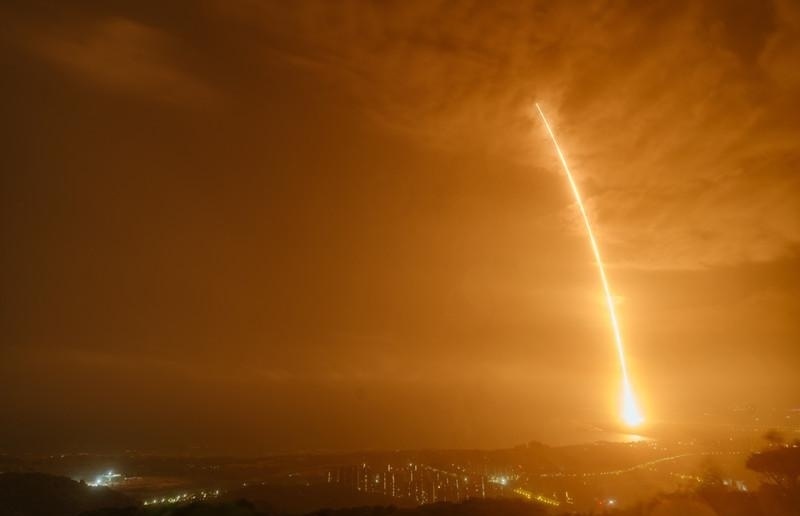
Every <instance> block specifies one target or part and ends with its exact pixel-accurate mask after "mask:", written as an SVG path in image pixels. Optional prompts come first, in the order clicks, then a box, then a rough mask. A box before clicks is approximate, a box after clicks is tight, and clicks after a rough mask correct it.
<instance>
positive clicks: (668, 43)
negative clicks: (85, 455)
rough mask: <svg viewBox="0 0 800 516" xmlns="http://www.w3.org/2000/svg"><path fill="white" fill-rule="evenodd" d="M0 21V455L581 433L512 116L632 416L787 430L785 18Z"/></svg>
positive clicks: (540, 218) (564, 276)
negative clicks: (598, 251)
mask: <svg viewBox="0 0 800 516" xmlns="http://www.w3.org/2000/svg"><path fill="white" fill-rule="evenodd" d="M626 4H627V5H626ZM0 20H2V21H0V26H1V27H2V31H0V34H2V35H0V56H2V63H3V69H4V70H5V71H4V72H3V81H2V85H0V88H2V90H1V91H2V94H3V96H4V98H5V102H4V105H5V109H4V115H3V123H2V126H1V127H2V141H3V152H2V161H3V165H2V171H3V172H2V176H1V177H2V187H0V196H2V197H0V210H2V216H1V217H0V228H2V232H1V233H0V234H1V235H2V243H0V246H1V247H2V249H3V252H2V253H0V264H1V265H2V267H1V268H0V271H1V274H2V278H0V281H2V285H3V291H2V301H1V302H2V305H1V306H2V310H0V329H1V330H2V339H1V343H0V351H1V352H2V355H3V359H2V360H0V392H2V394H0V413H2V414H4V417H5V418H6V419H7V423H8V424H0V442H4V443H8V444H7V446H8V447H10V449H11V450H16V449H23V448H25V449H27V448H30V449H39V448H42V447H47V446H50V447H59V446H61V447H70V446H71V447H77V448H80V447H83V448H87V447H91V446H118V447H122V446H124V447H131V448H133V447H157V446H171V445H173V444H175V443H180V444H181V445H184V444H186V445H191V446H200V447H210V448H213V449H215V450H225V451H247V452H263V451H273V450H296V449H308V448H340V449H341V448H353V447H417V446H448V447H462V446H480V447H489V446H504V445H512V444H515V443H518V442H522V441H526V440H529V439H534V438H539V439H542V440H545V441H547V440H548V439H549V438H550V437H551V436H552V435H553V434H552V431H551V430H550V429H552V428H560V427H564V426H566V427H573V426H575V425H579V424H585V423H604V422H607V421H609V420H610V419H611V418H612V417H613V415H614V413H615V408H614V403H615V401H616V399H615V395H616V389H617V388H618V381H619V378H618V371H617V365H616V361H615V360H616V357H615V354H614V353H615V352H614V347H613V340H612V335H611V332H610V328H609V326H608V320H607V315H606V312H605V311H604V306H603V297H602V290H601V287H600V284H599V281H598V278H597V275H596V271H595V269H594V265H593V261H592V255H591V250H590V248H589V245H588V242H587V241H586V238H585V235H584V233H583V228H582V227H581V225H580V224H581V223H580V220H579V219H578V216H579V215H578V213H577V211H576V209H575V206H574V204H573V201H572V198H571V195H570V192H569V187H568V185H567V183H566V181H565V179H564V177H563V175H562V172H561V170H560V168H559V163H558V162H557V160H556V157H555V155H554V153H553V150H552V148H551V147H550V145H549V142H548V140H547V139H546V138H547V136H546V133H545V132H544V131H543V128H542V127H541V125H540V124H539V122H538V121H537V119H536V118H535V113H534V111H533V102H534V101H538V102H540V103H541V104H542V105H543V107H544V108H545V109H546V110H547V113H548V116H549V118H550V119H551V122H552V123H553V126H554V129H555V130H556V131H557V132H558V135H559V138H560V141H561V144H562V145H563V147H564V150H565V152H566V153H567V156H568V159H569V160H570V165H571V167H572V169H573V172H574V173H575V175H576V177H577V180H578V182H579V183H580V185H581V189H582V191H583V194H584V197H585V199H586V201H587V209H588V211H589V215H590V216H591V217H592V219H593V224H594V226H595V231H596V233H597V237H598V239H599V242H600V246H601V248H602V250H603V254H604V257H605V259H606V261H607V264H608V266H609V270H608V272H609V276H610V280H611V284H612V288H613V290H614V292H615V294H616V295H617V296H618V297H619V300H618V301H619V303H620V304H619V311H620V318H621V323H622V332H623V335H624V337H625V340H626V346H627V350H628V353H629V361H630V369H631V373H632V377H633V381H634V383H635V385H636V386H637V388H638V390H639V396H640V398H641V403H642V405H643V407H644V410H645V411H646V413H647V414H648V417H649V418H651V419H652V420H664V421H682V420H686V419H691V418H694V417H697V416H698V415H699V414H702V413H703V412H709V411H722V410H726V409H730V408H732V407H734V406H737V405H741V404H744V403H751V404H755V405H758V406H762V407H772V406H775V407H790V406H798V405H800V399H799V398H798V395H797V393H800V380H799V379H798V378H800V377H799V376H798V375H797V371H798V370H800V346H798V343H800V323H798V314H800V272H798V271H800V254H799V253H798V249H800V203H799V202H798V199H800V175H798V163H800V148H798V143H797V142H798V141H800V122H798V121H800V97H798V93H797V92H798V91H800V72H798V70H800V68H798V67H797V66H796V63H798V62H800V38H798V34H800V9H798V7H797V6H796V5H795V4H794V3H793V2H790V1H788V0H776V1H774V2H772V3H770V2H763V3H761V2H730V1H719V2H706V3H704V5H700V3H698V2H647V3H642V2H611V1H608V2H602V1H596V2H584V3H581V5H580V6H578V5H576V4H575V3H572V2H569V3H568V2H559V3H552V2H500V3H499V5H490V3H487V2H466V1H465V2H456V3H448V2H441V3H440V2H432V1H425V2H387V3H369V2H319V3H318V2H302V3H295V2H291V3H290V2H276V3H267V2H255V1H252V2H237V3H234V2H226V1H210V0H209V1H202V2H169V3H168V4H164V3H162V2H152V3H144V2H135V1H131V2H118V3H114V4H113V5H110V4H108V3H107V2H100V1H97V2H70V3H68V4H64V5H61V4H58V3H52V2H33V1H25V2H8V3H7V4H6V5H5V6H3V7H0ZM53 428H58V429H59V432H58V433H59V435H58V436H54V435H53Z"/></svg>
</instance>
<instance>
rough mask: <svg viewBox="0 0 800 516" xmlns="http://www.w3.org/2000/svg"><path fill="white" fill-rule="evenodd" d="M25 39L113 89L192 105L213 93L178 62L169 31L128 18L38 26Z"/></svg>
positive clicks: (42, 52) (69, 69) (85, 77)
mask: <svg viewBox="0 0 800 516" xmlns="http://www.w3.org/2000/svg"><path fill="white" fill-rule="evenodd" d="M29 45H30V46H31V47H32V48H33V50H34V51H35V52H37V53H38V54H39V55H41V56H43V57H44V58H46V59H47V60H49V61H50V62H52V63H54V64H55V65H57V66H58V67H60V68H62V69H63V70H65V71H66V72H68V73H69V74H71V75H73V76H74V77H75V78H77V79H79V80H84V81H87V82H91V83H93V84H96V85H99V86H101V87H104V88H107V89H110V90H113V91H117V92H121V93H125V94H131V95H136V96H140V97H146V98H149V99H153V100H157V101H161V102H167V103H177V104H192V105H200V104H203V103H206V102H208V101H211V100H213V99H214V98H215V97H216V92H215V91H214V90H213V89H212V88H211V87H210V86H209V85H208V84H207V83H205V82H204V81H202V80H201V79H200V78H198V77H196V76H194V75H192V74H191V73H190V72H188V71H186V70H184V69H183V68H182V66H181V65H180V63H179V62H178V60H177V59H176V57H175V55H174V54H175V49H176V47H177V43H176V42H175V41H174V40H173V38H172V37H171V36H170V35H169V34H167V33H165V32H163V31H161V30H159V29H156V28H154V27H150V26H147V25H144V24H142V23H139V22H136V21H134V20H131V19H128V18H124V17H112V18H105V19H102V20H99V21H95V22H93V23H89V24H86V26H83V24H81V25H76V26H72V27H70V28H69V29H67V30H58V31H47V32H45V31H37V32H34V33H33V35H32V36H31V37H30V42H29Z"/></svg>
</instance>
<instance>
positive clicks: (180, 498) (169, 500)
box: [144, 489, 219, 505]
mask: <svg viewBox="0 0 800 516" xmlns="http://www.w3.org/2000/svg"><path fill="white" fill-rule="evenodd" d="M217 496H219V489H216V490H214V491H200V492H199V493H181V494H177V495H174V496H163V497H161V498H153V499H152V500H145V501H144V505H163V504H175V503H183V502H194V501H199V500H205V499H207V498H216V497H217Z"/></svg>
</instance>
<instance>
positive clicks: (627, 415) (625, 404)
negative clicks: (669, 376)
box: [536, 103, 644, 426]
mask: <svg viewBox="0 0 800 516" xmlns="http://www.w3.org/2000/svg"><path fill="white" fill-rule="evenodd" d="M536 109H537V110H538V111H539V116H540V117H541V118H542V122H544V126H545V128H546V129H547V134H549V135H550V139H551V140H552V141H553V146H554V147H555V148H556V154H558V159H559V160H561V165H562V166H563V167H564V172H566V175H567V179H568V180H569V186H570V187H571V188H572V193H573V194H574V195H575V201H576V202H577V203H578V209H580V212H581V216H582V217H583V224H584V226H585V227H586V233H587V234H588V235H589V242H590V243H591V244H592V251H593V252H594V259H595V261H596V262H597V270H598V271H599V272H600V282H601V283H602V284H603V291H604V293H605V296H606V305H607V306H608V317H609V319H611V328H612V330H613V331H614V341H615V342H616V345H617V356H618V357H619V368H620V371H621V372H622V420H623V421H624V422H625V423H626V424H627V425H629V426H637V425H640V424H641V423H642V422H644V417H642V414H641V412H639V407H638V406H637V404H636V398H635V397H634V395H633V388H632V387H631V382H630V379H629V378H628V366H627V364H626V362H625V349H624V347H623V345H622V334H621V333H620V331H619V323H618V322H617V312H616V310H615V309H614V298H613V297H612V296H611V288H610V287H609V285H608V278H607V277H606V271H605V267H604V266H603V260H602V259H601V258H600V248H599V247H598V246H597V240H595V238H594V232H592V226H591V224H589V216H588V215H587V214H586V209H585V208H584V207H583V200H582V199H581V194H580V192H579V191H578V185H577V184H576V183H575V179H573V177H572V172H571V171H570V169H569V165H567V160H566V158H564V153H563V152H561V147H559V145H558V141H557V140H556V135H555V134H553V130H552V129H551V128H550V124H549V123H548V122H547V118H546V117H545V116H544V112H543V111H542V108H541V107H539V104H538V103H537V104H536Z"/></svg>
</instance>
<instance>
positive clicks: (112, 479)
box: [87, 470, 122, 487]
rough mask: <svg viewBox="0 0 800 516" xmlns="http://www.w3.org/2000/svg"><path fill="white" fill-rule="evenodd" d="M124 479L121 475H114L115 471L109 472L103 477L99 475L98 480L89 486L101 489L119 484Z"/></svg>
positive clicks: (89, 483)
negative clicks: (101, 487)
mask: <svg viewBox="0 0 800 516" xmlns="http://www.w3.org/2000/svg"><path fill="white" fill-rule="evenodd" d="M121 479H122V475H121V474H120V473H114V471H113V470H109V471H107V472H106V473H103V474H102V475H99V476H98V477H97V478H95V479H94V481H93V482H88V483H87V485H89V486H91V487H100V486H113V485H114V484H116V483H118V482H119V481H120V480H121Z"/></svg>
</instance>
